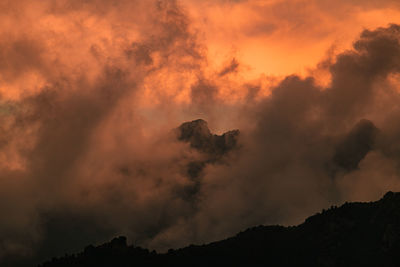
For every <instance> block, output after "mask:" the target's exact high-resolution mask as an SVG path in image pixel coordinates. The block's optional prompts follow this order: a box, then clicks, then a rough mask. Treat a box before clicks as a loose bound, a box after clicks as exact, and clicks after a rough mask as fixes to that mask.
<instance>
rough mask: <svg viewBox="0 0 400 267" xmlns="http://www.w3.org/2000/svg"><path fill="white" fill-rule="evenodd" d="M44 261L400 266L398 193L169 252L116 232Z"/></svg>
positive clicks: (55, 264) (56, 266)
mask: <svg viewBox="0 0 400 267" xmlns="http://www.w3.org/2000/svg"><path fill="white" fill-rule="evenodd" d="M41 266H42V267H62V266H82V267H83V266H85V267H86V266H121V267H124V266H400V193H392V192H389V193H387V194H386V195H385V196H384V197H383V198H382V199H381V200H379V201H376V202H370V203H346V204H344V205H342V206H341V207H339V208H336V207H331V208H330V209H329V210H327V211H323V212H322V213H318V214H316V215H314V216H311V217H309V218H308V219H306V221H305V222H304V223H303V224H301V225H298V226H293V227H283V226H258V227H254V228H251V229H248V230H246V231H244V232H241V233H239V234H238V235H236V236H235V237H232V238H228V239H226V240H223V241H219V242H214V243H211V244H208V245H202V246H194V245H191V246H188V247H186V248H182V249H178V250H169V251H168V253H165V254H158V253H156V252H155V251H153V252H150V251H149V250H147V249H143V248H140V247H134V246H128V245H127V243H126V238H125V237H118V238H115V239H113V240H112V241H111V242H110V243H106V244H104V245H101V246H98V247H94V246H88V247H86V248H85V250H84V252H82V253H79V254H77V255H66V256H65V257H63V258H58V259H52V260H51V261H48V262H46V263H44V264H43V265H41Z"/></svg>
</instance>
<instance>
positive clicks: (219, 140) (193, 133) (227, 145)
mask: <svg viewBox="0 0 400 267" xmlns="http://www.w3.org/2000/svg"><path fill="white" fill-rule="evenodd" d="M238 137H239V130H233V131H229V132H226V133H224V134H223V135H216V134H212V133H211V132H210V130H209V128H208V125H207V122H206V121H204V120H202V119H198V120H194V121H190V122H185V123H183V124H182V125H181V126H179V128H178V140H180V141H183V142H188V143H190V146H191V147H193V148H195V149H197V150H198V151H200V152H203V153H207V154H209V155H210V156H211V157H212V158H218V157H220V156H222V155H224V154H226V153H227V152H228V151H230V150H232V149H234V148H235V147H236V146H237V140H238Z"/></svg>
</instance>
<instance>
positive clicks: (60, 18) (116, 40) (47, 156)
mask: <svg viewBox="0 0 400 267" xmlns="http://www.w3.org/2000/svg"><path fill="white" fill-rule="evenodd" d="M0 10H1V11H0V25H1V27H0V122H1V123H0V213H1V214H2V216H1V218H2V219H1V220H0V262H3V263H4V264H8V263H9V262H13V261H14V260H15V259H19V260H20V261H21V266H22V265H23V263H22V261H25V262H29V263H32V262H35V261H43V260H44V259H47V258H51V257H52V256H56V255H64V254H65V252H75V251H79V250H81V249H82V248H84V246H85V245H87V244H98V243H101V242H104V241H107V240H109V239H110V238H112V237H114V236H116V235H126V236H127V237H128V240H129V241H130V242H131V243H134V244H135V245H140V246H144V247H147V248H150V249H157V251H165V250H166V249H169V248H178V247H182V246H186V245H188V244H191V243H195V244H202V243H204V242H211V241H215V240H218V239H222V238H226V237H228V236H231V235H233V234H236V233H237V232H239V231H241V230H244V229H246V228H247V227H251V226H255V225H260V224H282V225H293V224H298V223H301V222H302V221H304V219H305V218H306V217H307V216H310V215H312V214H314V213H316V212H318V211H320V210H322V209H323V208H329V207H330V206H331V205H339V204H341V203H344V202H345V201H372V200H376V199H378V198H379V197H381V196H382V195H383V194H384V193H385V192H387V191H389V190H392V191H399V190H400V172H399V170H400V165H399V163H400V161H399V160H400V138H399V136H400V135H399V134H400V127H399V123H398V121H399V119H400V105H399V103H400V101H399V100H400V99H399V98H400V95H399V92H400V74H399V73H400V26H399V25H398V24H400V3H399V2H398V1H397V0H380V1H377V0H347V1H329V0H308V1H307V0H253V1H252V0H214V1H211V0H205V1H195V0H157V1H156V0H154V1H153V0H149V1H139V0H129V1H128V0H122V1H105V0H85V1H77V0H70V1H56V2H55V1H50V0H44V1H40V2H38V1H29V0H18V1H8V0H4V1H1V2H0ZM196 119H203V120H205V121H207V127H208V128H209V129H210V131H211V132H212V133H215V134H218V135H221V134H223V133H225V132H227V131H229V130H235V129H238V130H239V132H240V134H239V137H238V141H237V142H238V143H237V145H236V147H235V149H233V150H231V151H229V152H227V153H225V154H223V155H222V156H221V155H218V160H214V158H215V155H209V154H207V153H204V151H202V150H201V149H200V150H199V149H196V148H195V147H193V146H191V145H190V144H189V143H187V142H183V141H182V140H179V138H177V136H176V131H177V130H176V129H177V127H179V125H181V124H182V123H184V122H187V121H192V120H196ZM203 130H204V129H203ZM206 132H207V131H206ZM210 158H212V159H213V160H210ZM193 162H194V163H196V164H197V163H199V164H200V165H201V166H202V167H201V168H200V171H199V173H198V175H196V177H191V176H190V175H188V168H189V167H188V166H192V165H191V164H193ZM21 259H22V260H21ZM10 264H11V263H10ZM16 264H17V263H15V261H14V263H13V265H12V266H17V265H16Z"/></svg>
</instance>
